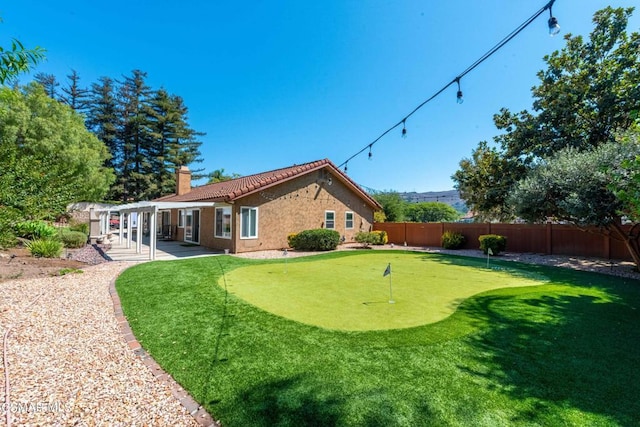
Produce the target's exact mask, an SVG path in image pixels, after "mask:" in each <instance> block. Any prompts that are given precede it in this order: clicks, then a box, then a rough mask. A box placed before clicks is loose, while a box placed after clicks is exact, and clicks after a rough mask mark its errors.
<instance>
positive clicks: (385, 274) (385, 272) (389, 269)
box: [382, 263, 391, 277]
mask: <svg viewBox="0 0 640 427" xmlns="http://www.w3.org/2000/svg"><path fill="white" fill-rule="evenodd" d="M389 274H391V263H389V265H387V268H386V270H384V274H383V275H382V277H385V276H388V275H389Z"/></svg>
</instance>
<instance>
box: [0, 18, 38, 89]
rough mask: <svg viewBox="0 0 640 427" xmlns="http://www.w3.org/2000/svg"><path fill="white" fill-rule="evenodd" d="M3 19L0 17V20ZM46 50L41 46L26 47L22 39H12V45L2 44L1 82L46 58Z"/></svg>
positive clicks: (3, 82) (0, 49)
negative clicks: (4, 45)
mask: <svg viewBox="0 0 640 427" xmlns="http://www.w3.org/2000/svg"><path fill="white" fill-rule="evenodd" d="M1 21H2V19H0V22H1ZM44 52H45V50H44V49H43V48H41V47H39V46H36V47H35V48H33V49H26V48H25V47H24V46H23V45H22V43H20V41H18V40H16V39H12V40H11V47H10V48H6V47H2V46H0V84H1V85H4V84H5V83H6V82H7V81H9V80H11V79H13V78H15V77H17V76H18V75H19V74H21V73H25V72H27V71H29V70H31V68H33V67H34V66H35V65H37V64H38V63H39V62H41V61H42V60H43V59H44Z"/></svg>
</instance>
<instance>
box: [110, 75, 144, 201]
mask: <svg viewBox="0 0 640 427" xmlns="http://www.w3.org/2000/svg"><path fill="white" fill-rule="evenodd" d="M146 76H147V74H146V73H145V72H142V71H140V70H133V72H132V75H131V76H129V77H125V78H124V81H123V82H121V85H120V88H119V91H118V92H119V101H120V102H119V104H120V115H121V118H122V121H121V126H120V128H119V132H118V138H119V139H120V140H121V144H122V170H121V174H120V175H119V177H118V178H119V181H120V184H121V186H122V200H123V201H132V200H133V201H137V200H142V199H143V198H144V193H145V192H146V191H147V189H148V187H149V186H150V184H151V182H152V177H151V176H150V174H149V172H150V171H151V165H150V163H149V156H148V154H149V153H150V151H151V145H152V137H151V135H150V132H149V129H150V126H149V115H150V109H149V107H148V99H149V96H150V94H151V89H150V88H149V86H147V84H146V82H145V78H146Z"/></svg>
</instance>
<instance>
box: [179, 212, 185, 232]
mask: <svg viewBox="0 0 640 427" xmlns="http://www.w3.org/2000/svg"><path fill="white" fill-rule="evenodd" d="M178 227H180V228H183V227H184V209H178Z"/></svg>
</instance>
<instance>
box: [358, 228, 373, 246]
mask: <svg viewBox="0 0 640 427" xmlns="http://www.w3.org/2000/svg"><path fill="white" fill-rule="evenodd" d="M374 239H377V236H374V235H373V234H371V233H369V232H368V231H359V232H358V233H356V237H355V240H356V242H358V243H362V245H363V246H369V245H373V244H374V242H373V241H374Z"/></svg>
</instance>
